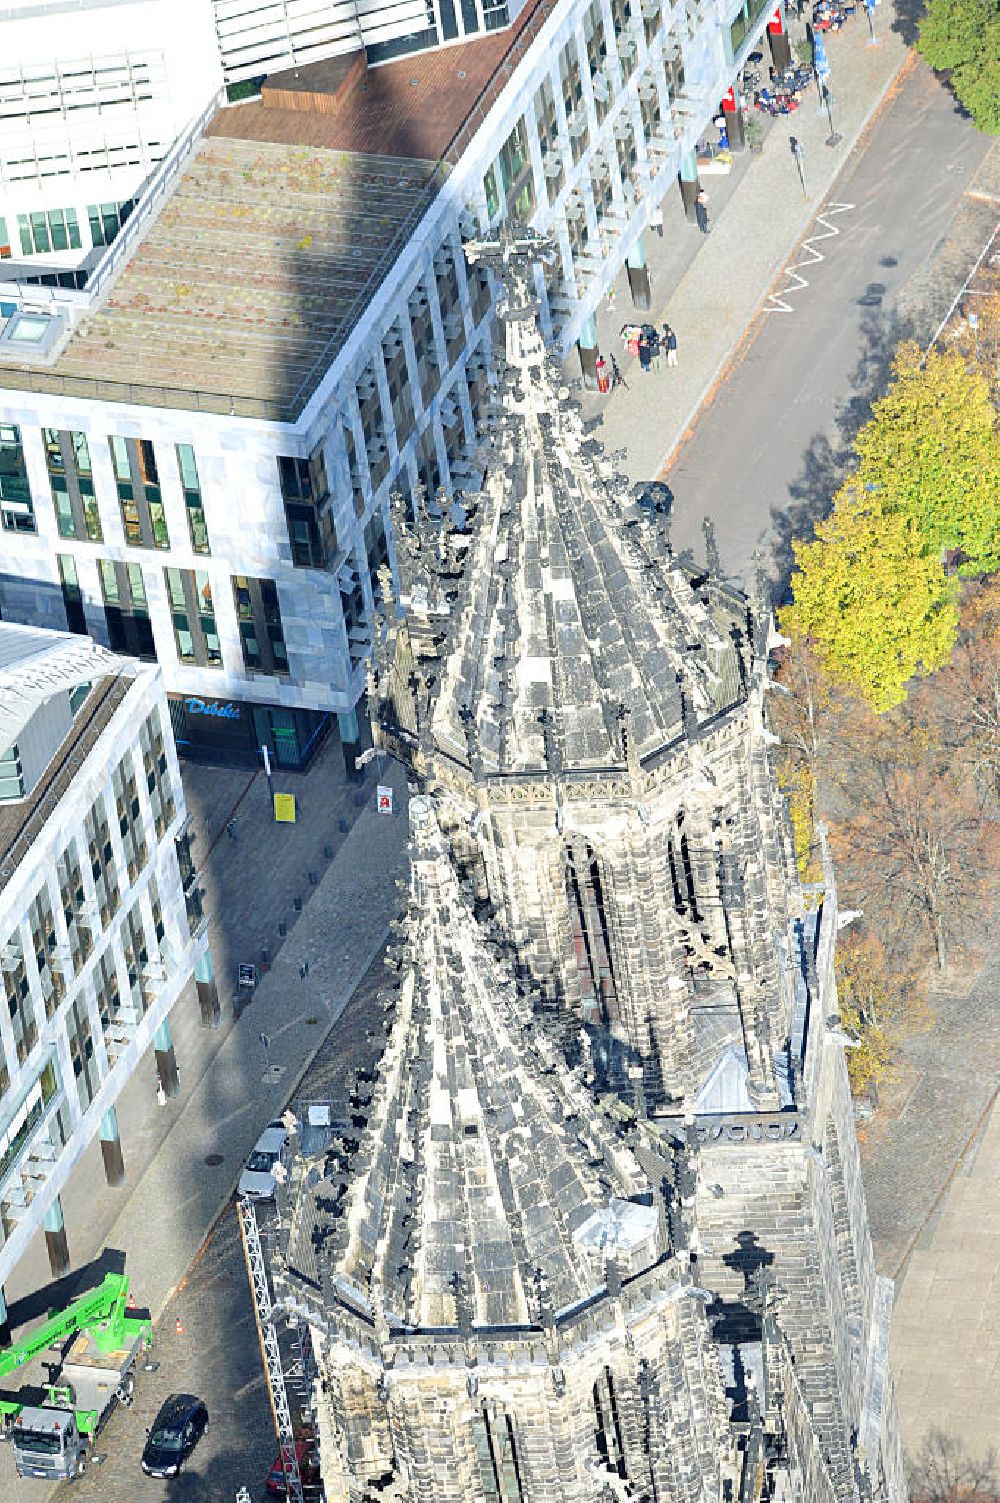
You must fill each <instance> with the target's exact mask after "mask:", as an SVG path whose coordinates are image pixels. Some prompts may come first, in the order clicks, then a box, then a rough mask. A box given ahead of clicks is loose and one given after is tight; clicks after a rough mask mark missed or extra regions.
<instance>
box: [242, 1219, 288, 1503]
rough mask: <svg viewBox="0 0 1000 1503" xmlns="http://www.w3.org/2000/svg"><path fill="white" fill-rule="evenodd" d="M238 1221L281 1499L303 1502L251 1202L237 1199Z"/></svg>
mask: <svg viewBox="0 0 1000 1503" xmlns="http://www.w3.org/2000/svg"><path fill="white" fill-rule="evenodd" d="M236 1204H237V1210H238V1213H239V1218H240V1233H241V1235H242V1238H243V1254H244V1256H245V1258H246V1262H247V1272H248V1273H249V1275H250V1288H251V1291H252V1293H253V1309H254V1319H255V1320H256V1322H257V1338H258V1340H259V1341H260V1354H261V1360H262V1361H263V1364H264V1371H265V1372H266V1374H267V1391H268V1394H269V1396H270V1399H271V1413H272V1415H273V1416H274V1429H275V1432H276V1434H277V1437H278V1447H279V1454H280V1456H281V1466H282V1470H283V1471H284V1473H285V1497H286V1498H287V1500H288V1503H304V1500H303V1496H302V1475H301V1473H300V1471H299V1459H298V1457H297V1455H296V1454H295V1435H294V1433H293V1431H292V1416H291V1411H290V1409H289V1407H288V1393H287V1391H286V1388H285V1374H284V1370H283V1368H282V1366H281V1351H280V1348H279V1346H278V1333H277V1331H276V1330H275V1326H274V1304H273V1301H272V1299H271V1290H270V1287H269V1285H268V1282H267V1266H266V1264H265V1262H264V1249H263V1247H262V1246H261V1241H260V1228H259V1227H258V1225H257V1210H256V1207H255V1206H254V1203H253V1201H252V1200H237V1202H236Z"/></svg>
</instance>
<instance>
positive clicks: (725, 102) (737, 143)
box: [722, 84, 746, 151]
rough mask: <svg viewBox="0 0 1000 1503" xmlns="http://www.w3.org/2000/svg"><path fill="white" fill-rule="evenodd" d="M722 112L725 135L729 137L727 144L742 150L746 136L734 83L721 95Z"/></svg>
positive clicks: (735, 149) (731, 148)
mask: <svg viewBox="0 0 1000 1503" xmlns="http://www.w3.org/2000/svg"><path fill="white" fill-rule="evenodd" d="M722 113H723V115H724V116H725V119H726V135H727V136H728V137H729V146H730V150H732V151H742V150H743V148H744V146H745V145H746V136H745V135H744V131H743V111H742V110H741V109H740V107H739V104H738V102H737V99H736V85H735V84H734V85H733V87H732V88H731V89H730V90H729V93H728V94H723V96H722Z"/></svg>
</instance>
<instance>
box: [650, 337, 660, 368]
mask: <svg viewBox="0 0 1000 1503" xmlns="http://www.w3.org/2000/svg"><path fill="white" fill-rule="evenodd" d="M648 338H649V363H650V365H651V366H652V367H653V370H654V371H658V370H659V369H660V367H661V366H662V364H663V344H662V342H661V340H660V336H659V334H657V333H656V331H655V330H654V331H653V333H652V334H650V335H649V336H648Z"/></svg>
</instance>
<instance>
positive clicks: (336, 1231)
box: [289, 796, 665, 1328]
mask: <svg viewBox="0 0 1000 1503" xmlns="http://www.w3.org/2000/svg"><path fill="white" fill-rule="evenodd" d="M410 820H411V832H412V844H411V861H412V880H411V896H410V906H409V909H408V913H407V916H406V918H405V920H404V923H403V929H404V932H405V936H406V962H405V968H404V969H405V975H404V979H403V983H402V986H401V989H400V995H399V1002H398V1006H397V1012H396V1018H395V1022H394V1025H393V1028H392V1031H391V1034H390V1037H389V1041H388V1045H387V1048H386V1053H385V1056H384V1057H383V1061H382V1065H381V1067H380V1072H379V1082H378V1088H377V1091H376V1094H375V1096H374V1098H373V1103H372V1107H371V1114H370V1116H369V1121H368V1124H367V1127H366V1129H365V1132H364V1135H363V1140H362V1143H361V1146H360V1151H359V1154H358V1161H359V1167H360V1168H361V1172H360V1174H357V1175H356V1176H355V1177H354V1183H353V1185H352V1187H351V1189H350V1191H349V1192H348V1194H347V1196H346V1198H345V1200H344V1204H343V1207H342V1210H341V1213H340V1214H339V1215H338V1217H337V1220H336V1222H335V1223H334V1225H333V1227H332V1236H328V1235H327V1230H330V1229H324V1228H322V1227H320V1230H319V1240H320V1241H321V1242H324V1243H325V1244H326V1247H325V1251H324V1256H325V1257H326V1259H327V1262H328V1268H329V1272H330V1274H331V1275H332V1276H334V1277H339V1278H340V1279H347V1280H348V1281H349V1282H350V1283H351V1284H353V1285H354V1286H355V1287H357V1288H358V1289H360V1290H361V1292H362V1293H363V1295H364V1296H365V1299H366V1301H367V1302H368V1303H369V1304H370V1307H371V1308H372V1311H373V1313H374V1314H375V1315H376V1318H378V1313H379V1311H381V1313H382V1314H383V1315H384V1317H385V1318H386V1319H389V1320H391V1321H393V1323H395V1321H396V1320H401V1321H402V1323H403V1324H404V1325H405V1326H407V1327H410V1328H415V1327H416V1328H429V1327H442V1328H443V1327H460V1328H461V1327H464V1326H470V1327H471V1326H473V1325H475V1326H491V1327H495V1326H525V1325H528V1326H531V1325H544V1324H546V1321H547V1318H548V1316H552V1315H554V1312H555V1311H558V1310H560V1309H563V1308H565V1307H567V1306H571V1305H573V1304H575V1303H576V1302H577V1301H579V1300H581V1299H585V1298H588V1297H590V1296H592V1295H594V1294H596V1293H599V1292H600V1291H601V1290H602V1289H603V1288H604V1287H605V1284H606V1262H607V1260H608V1258H610V1257H614V1259H615V1260H616V1261H620V1260H622V1259H624V1261H625V1264H626V1265H627V1267H628V1270H629V1271H631V1272H638V1271H639V1270H640V1269H641V1268H644V1267H647V1266H650V1265H652V1264H653V1263H655V1262H656V1261H657V1260H658V1258H659V1257H660V1256H661V1254H662V1252H663V1250H664V1237H665V1232H664V1231H663V1230H662V1228H661V1221H662V1218H661V1217H660V1215H659V1212H658V1210H657V1209H655V1207H656V1205H657V1203H658V1196H657V1193H656V1187H655V1186H654V1185H653V1184H652V1183H651V1181H650V1180H649V1179H648V1178H647V1175H646V1174H645V1173H644V1172H643V1169H642V1168H641V1167H640V1164H639V1161H638V1159H637V1158H636V1156H635V1154H634V1153H633V1151H632V1149H631V1147H630V1146H629V1144H628V1142H627V1141H626V1135H625V1134H623V1133H617V1132H616V1131H615V1128H614V1126H613V1124H611V1123H610V1122H608V1121H606V1120H605V1119H604V1118H603V1117H602V1115H601V1113H600V1111H599V1110H598V1108H597V1106H596V1103H595V1102H594V1101H593V1098H592V1097H591V1096H590V1094H589V1093H588V1092H587V1090H586V1088H585V1087H584V1085H583V1083H582V1081H581V1080H579V1079H578V1078H577V1076H576V1075H575V1074H574V1073H573V1072H569V1071H567V1070H566V1067H565V1065H564V1063H563V1061H562V1059H561V1056H560V1055H559V1052H558V1049H557V1046H556V1045H555V1044H554V1043H553V1041H551V1040H550V1039H549V1038H548V1036H547V1034H546V1033H545V1031H544V1029H543V1028H542V1027H541V1026H540V1025H539V1024H538V1023H537V1022H536V1020H535V1017H534V1014H533V1011H532V1006H531V999H530V996H529V995H527V994H526V993H525V992H524V991H523V989H522V988H521V987H520V986H519V984H518V982H517V981H516V980H515V978H514V976H513V973H512V972H511V971H510V969H509V967H508V966H507V964H506V962H505V961H504V960H503V959H502V958H501V957H500V956H499V954H497V953H496V952H495V950H494V948H493V947H492V946H491V945H490V944H489V942H488V941H487V939H486V938H485V936H484V934H483V932H482V931H481V928H480V926H479V924H478V923H477V921H476V919H475V918H474V916H473V914H472V912H471V910H470V908H469V906H468V903H467V901H466V899H465V897H464V894H463V893H462V891H461V888H460V886H459V880H458V876H457V873H456V871H455V869H454V866H453V864H452V859H451V854H450V848H449V846H448V842H447V839H446V837H445V836H444V835H443V834H442V832H441V829H440V826H439V825H438V821H437V816H436V811H435V806H434V803H433V801H432V800H431V799H430V798H428V797H425V796H417V797H414V798H413V799H411V802H410ZM308 1193H309V1194H311V1195H312V1196H313V1197H314V1200H315V1199H317V1198H318V1200H324V1199H328V1197H329V1196H330V1195H331V1185H330V1183H329V1182H328V1181H326V1180H324V1181H322V1182H321V1183H319V1184H315V1185H313V1186H312V1187H311V1188H310V1190H309V1192H308ZM640 1203H641V1210H635V1209H630V1208H631V1207H634V1206H635V1207H638V1206H640ZM305 1219H306V1220H308V1218H305ZM315 1227H316V1222H315V1218H314V1219H313V1220H312V1221H310V1222H309V1235H310V1236H312V1239H313V1242H314V1244H315V1242H316V1240H317V1237H316V1231H315ZM598 1232H600V1235H598ZM299 1261H300V1262H301V1259H299ZM295 1262H296V1254H295V1252H294V1251H292V1252H290V1254H289V1263H290V1264H293V1263H295Z"/></svg>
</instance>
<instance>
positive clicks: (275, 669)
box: [233, 574, 288, 673]
mask: <svg viewBox="0 0 1000 1503" xmlns="http://www.w3.org/2000/svg"><path fill="white" fill-rule="evenodd" d="M233 598H234V600H235V602H236V617H237V620H238V621H239V627H240V645H241V646H242V648H243V661H244V663H245V664H246V667H247V668H248V669H249V670H250V672H252V673H287V672H288V653H287V651H286V649H285V635H284V630H283V628H282V624H281V607H280V606H279V604H278V588H277V586H276V584H275V582H274V580H273V579H253V578H251V577H250V576H249V575H247V574H237V575H235V576H234V578H233Z"/></svg>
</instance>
